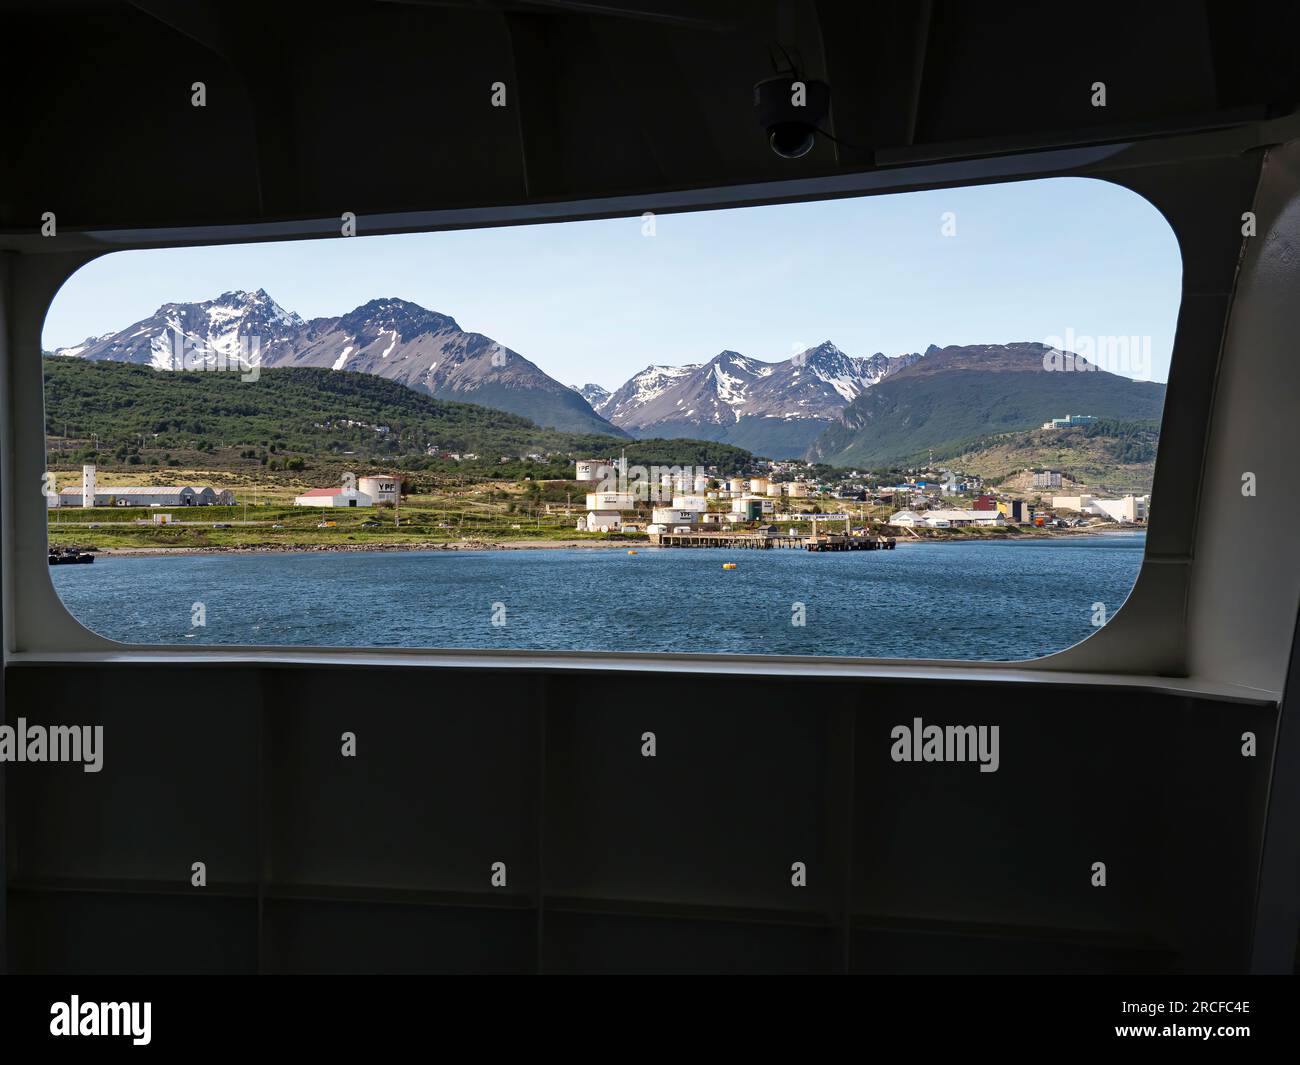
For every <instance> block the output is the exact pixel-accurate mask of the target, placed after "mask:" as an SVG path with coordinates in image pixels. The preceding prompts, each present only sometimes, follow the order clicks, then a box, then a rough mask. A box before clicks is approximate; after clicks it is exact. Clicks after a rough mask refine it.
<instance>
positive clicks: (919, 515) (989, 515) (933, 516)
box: [889, 510, 1010, 529]
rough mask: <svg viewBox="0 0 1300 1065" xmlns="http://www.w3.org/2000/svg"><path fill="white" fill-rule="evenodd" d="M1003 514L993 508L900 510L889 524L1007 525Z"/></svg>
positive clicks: (930, 526) (940, 526)
mask: <svg viewBox="0 0 1300 1065" xmlns="http://www.w3.org/2000/svg"><path fill="white" fill-rule="evenodd" d="M1009 523H1010V521H1009V519H1008V518H1007V516H1006V515H1005V514H1002V513H1000V512H999V511H995V510H926V511H915V510H900V511H898V513H896V514H894V515H893V516H892V517H891V518H890V519H889V524H890V525H898V526H901V527H904V528H910V527H921V528H927V529H959V528H962V527H963V526H971V525H976V526H994V525H1007V524H1009Z"/></svg>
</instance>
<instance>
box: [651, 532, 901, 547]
mask: <svg viewBox="0 0 1300 1065" xmlns="http://www.w3.org/2000/svg"><path fill="white" fill-rule="evenodd" d="M894 544H895V540H894V538H893V537H892V536H854V535H846V534H844V533H832V534H826V533H823V534H821V535H820V536H763V535H761V534H758V533H706V532H689V533H651V534H650V545H651V546H652V547H725V548H729V549H731V550H733V551H772V550H779V549H782V548H784V549H787V550H795V551H798V550H804V551H892V550H893V549H894Z"/></svg>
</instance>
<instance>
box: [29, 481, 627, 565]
mask: <svg viewBox="0 0 1300 1065" xmlns="http://www.w3.org/2000/svg"><path fill="white" fill-rule="evenodd" d="M114 483H118V484H126V483H127V482H126V479H125V478H120V479H119V478H115V479H114ZM181 483H202V484H216V485H217V486H218V487H223V486H222V485H221V484H220V479H219V478H218V477H214V476H212V475H211V474H204V473H203V472H202V471H199V472H198V473H197V474H196V475H195V476H193V477H190V478H188V479H181ZM297 492H298V490H297V489H292V488H290V489H285V488H281V487H279V486H271V490H270V491H259V490H257V489H254V490H252V491H249V492H247V493H245V492H242V491H241V492H240V493H239V494H240V495H245V494H247V497H248V499H249V502H248V503H247V505H245V504H243V503H240V504H239V505H236V506H229V507H220V506H219V507H95V508H91V509H85V510H83V509H82V508H80V507H77V508H72V507H69V508H56V509H54V510H51V511H50V513H49V541H50V546H52V547H81V548H90V547H93V548H98V549H106V548H128V547H129V548H154V549H167V548H191V549H194V548H205V549H221V548H230V549H236V548H243V549H256V548H266V549H277V548H290V547H304V548H314V547H339V548H360V547H383V546H401V545H408V544H441V543H446V544H452V543H461V542H464V541H490V542H494V543H500V542H511V541H551V540H590V541H600V540H619V539H623V538H624V537H621V536H611V535H607V534H602V533H585V532H577V531H576V530H575V528H574V527H575V525H576V523H577V519H578V516H579V514H581V513H583V512H584V511H583V509H582V507H581V505H580V502H573V503H570V502H568V501H567V500H566V501H565V502H547V501H546V500H544V499H531V498H529V496H528V490H527V489H526V488H524V487H521V486H520V485H518V484H512V483H509V482H498V483H490V484H487V485H481V486H477V487H476V488H474V489H451V490H447V491H444V492H438V493H432V494H426V495H412V496H407V497H405V498H404V499H403V500H402V504H401V506H400V508H398V510H397V512H396V514H395V513H394V509H393V507H392V506H387V505H384V506H376V507H358V508H355V509H353V508H348V509H342V508H328V507H320V508H317V507H296V506H294V505H293V502H292V500H293V497H294V495H296V494H297ZM551 494H556V493H555V490H554V489H552V490H551ZM570 494H576V493H570ZM160 514H168V515H171V518H172V522H171V523H170V524H155V523H153V521H152V519H153V517H154V516H156V515H160ZM395 519H396V521H395ZM322 522H334V523H335V524H334V526H332V527H327V528H320V527H319V526H320V524H321V523H322ZM216 525H229V526H230V527H229V528H215V527H214V526H216ZM640 539H644V536H642V537H640Z"/></svg>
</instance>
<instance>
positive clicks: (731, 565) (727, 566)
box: [722, 562, 736, 569]
mask: <svg viewBox="0 0 1300 1065" xmlns="http://www.w3.org/2000/svg"><path fill="white" fill-rule="evenodd" d="M722 568H723V569H735V568H736V564H735V563H734V562H724V563H723V564H722Z"/></svg>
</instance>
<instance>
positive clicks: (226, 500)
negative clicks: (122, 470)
mask: <svg viewBox="0 0 1300 1065" xmlns="http://www.w3.org/2000/svg"><path fill="white" fill-rule="evenodd" d="M93 499H94V502H92V503H91V504H90V505H91V506H95V507H211V506H218V505H221V506H233V505H234V502H235V496H234V493H233V492H230V491H224V490H223V491H220V492H218V491H217V490H216V489H215V488H206V487H204V488H190V487H181V486H177V485H126V486H124V487H121V488H106V487H103V486H96V488H95V490H94V496H93ZM82 501H83V495H82V491H81V489H80V488H65V489H64V490H63V491H62V492H60V493H59V495H58V504H57V505H58V506H60V507H79V506H81V505H82ZM52 502H53V501H51V503H52Z"/></svg>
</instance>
